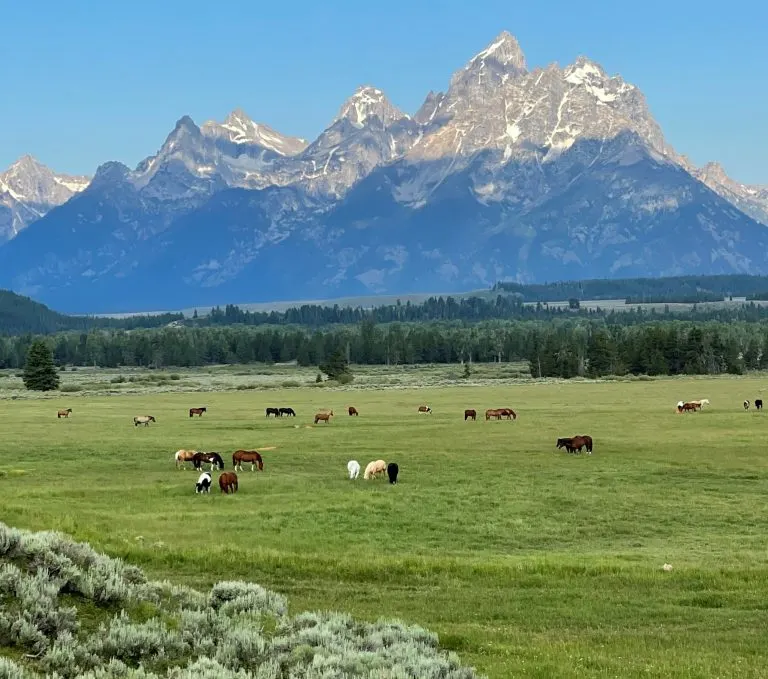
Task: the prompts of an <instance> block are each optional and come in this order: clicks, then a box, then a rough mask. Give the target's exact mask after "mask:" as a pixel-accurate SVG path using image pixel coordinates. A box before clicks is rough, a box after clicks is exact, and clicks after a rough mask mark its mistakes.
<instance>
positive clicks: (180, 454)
mask: <svg viewBox="0 0 768 679" xmlns="http://www.w3.org/2000/svg"><path fill="white" fill-rule="evenodd" d="M195 455H197V451H196V450H177V451H176V454H175V455H174V456H173V459H174V460H176V469H186V468H187V465H186V463H187V462H191V461H192V460H194V458H195Z"/></svg>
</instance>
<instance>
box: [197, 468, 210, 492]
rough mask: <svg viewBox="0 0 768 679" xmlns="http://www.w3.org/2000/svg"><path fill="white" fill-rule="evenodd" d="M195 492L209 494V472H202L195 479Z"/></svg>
mask: <svg viewBox="0 0 768 679" xmlns="http://www.w3.org/2000/svg"><path fill="white" fill-rule="evenodd" d="M195 492H196V493H210V492H211V473H210V472H203V473H202V474H200V476H199V477H198V478H197V483H196V484H195Z"/></svg>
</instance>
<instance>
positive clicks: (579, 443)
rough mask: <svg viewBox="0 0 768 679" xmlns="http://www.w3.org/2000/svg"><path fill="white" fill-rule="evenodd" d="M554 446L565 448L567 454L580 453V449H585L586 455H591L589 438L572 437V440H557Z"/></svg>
mask: <svg viewBox="0 0 768 679" xmlns="http://www.w3.org/2000/svg"><path fill="white" fill-rule="evenodd" d="M556 445H557V447H558V448H565V450H566V451H567V452H569V453H574V452H576V451H578V452H581V449H582V448H584V447H586V449H587V452H588V453H590V454H591V453H592V437H591V436H573V437H572V438H562V439H557V444H556Z"/></svg>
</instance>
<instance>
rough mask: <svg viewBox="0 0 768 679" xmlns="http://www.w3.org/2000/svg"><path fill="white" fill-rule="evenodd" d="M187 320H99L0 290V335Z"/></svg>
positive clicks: (156, 317)
mask: <svg viewBox="0 0 768 679" xmlns="http://www.w3.org/2000/svg"><path fill="white" fill-rule="evenodd" d="M181 318H183V315H182V314H158V315H152V316H131V317H130V318H124V319H116V318H96V317H94V316H69V315H67V314H62V313H59V312H57V311H54V310H53V309H50V308H49V307H47V306H45V305H44V304H40V302H36V301H35V300H33V299H30V298H29V297H23V296H22V295H17V294H16V293H14V292H11V291H10V290H0V334H2V335H23V334H27V333H30V334H33V335H47V334H51V333H54V332H61V331H65V330H91V329H93V328H115V329H117V328H124V329H130V328H150V327H158V326H161V325H166V324H168V323H171V322H173V321H175V320H179V319H181Z"/></svg>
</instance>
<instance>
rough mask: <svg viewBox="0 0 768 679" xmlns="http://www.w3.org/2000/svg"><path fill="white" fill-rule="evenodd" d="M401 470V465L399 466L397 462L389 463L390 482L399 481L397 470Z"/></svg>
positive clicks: (388, 474)
mask: <svg viewBox="0 0 768 679" xmlns="http://www.w3.org/2000/svg"><path fill="white" fill-rule="evenodd" d="M398 471H400V467H398V466H397V462H390V463H389V464H388V465H387V476H388V477H389V482H390V483H393V484H394V483H397V472H398Z"/></svg>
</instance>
